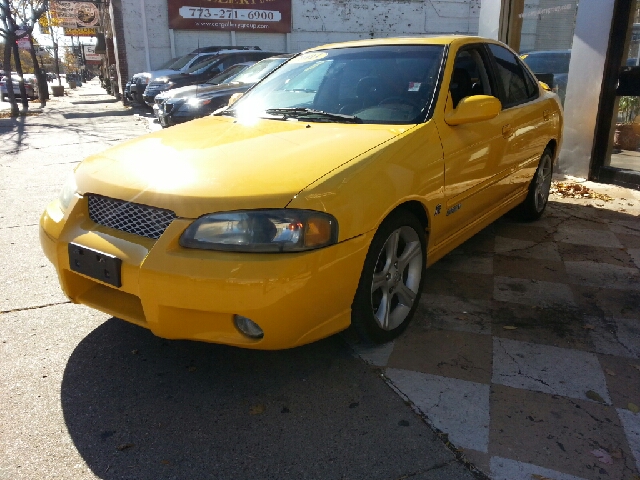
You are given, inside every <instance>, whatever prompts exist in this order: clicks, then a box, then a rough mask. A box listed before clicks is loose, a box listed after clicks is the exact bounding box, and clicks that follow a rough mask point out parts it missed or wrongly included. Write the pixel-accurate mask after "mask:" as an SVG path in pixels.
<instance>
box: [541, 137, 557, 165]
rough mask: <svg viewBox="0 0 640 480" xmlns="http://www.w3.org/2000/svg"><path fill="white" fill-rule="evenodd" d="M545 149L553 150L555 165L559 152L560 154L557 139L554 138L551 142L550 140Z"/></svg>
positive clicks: (552, 156) (552, 155)
mask: <svg viewBox="0 0 640 480" xmlns="http://www.w3.org/2000/svg"><path fill="white" fill-rule="evenodd" d="M544 149H545V150H546V149H550V150H551V158H553V163H554V164H555V163H556V161H557V160H558V158H557V152H558V141H557V140H556V139H555V138H552V139H551V140H549V141H548V142H547V145H546V146H545V147H544Z"/></svg>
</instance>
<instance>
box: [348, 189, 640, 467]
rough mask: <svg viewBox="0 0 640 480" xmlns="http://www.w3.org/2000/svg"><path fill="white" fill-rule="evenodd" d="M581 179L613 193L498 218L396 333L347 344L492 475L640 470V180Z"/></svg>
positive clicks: (435, 279) (457, 254) (454, 260)
mask: <svg viewBox="0 0 640 480" xmlns="http://www.w3.org/2000/svg"><path fill="white" fill-rule="evenodd" d="M568 183H572V181H571V180H569V182H568ZM584 185H585V186H587V187H588V188H591V189H592V190H594V191H596V192H600V193H604V194H608V195H610V196H611V197H613V198H612V200H610V201H604V200H602V199H592V198H587V197H584V194H579V195H580V197H581V198H563V197H562V196H561V195H560V194H559V193H556V194H553V195H552V197H551V201H550V203H549V205H548V207H547V210H546V212H545V214H544V216H543V218H542V219H540V220H539V221H537V222H533V223H520V222H517V221H514V220H513V219H511V218H509V216H508V215H507V216H505V217H503V218H501V219H499V220H498V221H496V222H495V223H494V224H492V225H490V226H489V227H487V228H486V229H485V230H484V231H482V232H481V233H480V234H478V235H476V236H475V237H473V238H472V239H471V240H469V241H468V242H466V243H465V244H464V245H462V246H461V247H460V248H458V249H456V250H455V251H454V252H452V253H451V254H449V255H447V256H446V257H445V258H443V259H442V260H441V261H439V262H438V263H436V264H435V265H433V267H432V268H430V269H428V270H427V279H426V285H425V290H424V293H423V296H422V298H421V302H420V309H419V311H418V312H417V316H416V318H415V320H414V322H413V323H412V325H410V326H409V328H408V330H407V331H406V332H405V333H404V334H403V335H402V336H401V337H400V338H399V339H398V340H396V341H395V343H393V344H389V345H385V346H382V347H378V348H373V349H366V348H358V346H355V347H354V348H355V350H356V351H357V352H359V353H360V355H361V356H362V358H364V359H365V360H366V361H368V362H370V363H371V364H372V365H374V366H376V367H379V368H380V369H381V370H380V372H381V373H382V374H383V375H384V377H385V378H386V379H387V381H388V382H389V383H390V385H391V386H392V387H393V388H395V389H397V391H398V393H399V394H400V395H401V396H402V397H404V398H406V399H407V401H409V402H411V403H412V404H413V406H414V408H415V409H416V410H417V411H418V412H420V413H421V414H422V415H423V416H424V418H425V419H426V421H427V422H428V423H430V424H431V425H433V426H434V427H435V428H436V429H438V430H440V431H441V432H442V433H443V435H442V436H443V437H444V438H445V439H448V440H449V441H450V442H451V444H452V445H453V446H454V447H456V448H459V449H461V451H462V453H463V455H464V456H465V457H466V458H467V459H468V460H469V461H471V462H472V463H474V464H475V465H476V466H477V467H478V468H479V469H480V470H482V471H484V472H485V473H487V474H488V475H489V476H490V477H491V478H493V479H495V480H534V479H537V480H543V479H554V480H581V479H585V480H596V479H612V480H614V479H615V480H638V479H640V476H639V475H638V467H639V466H640V414H639V413H638V411H639V410H640V359H639V358H640V272H639V270H638V269H639V267H640V220H639V217H638V214H639V213H640V192H637V191H633V190H627V189H623V188H618V187H613V186H607V185H600V184H593V183H590V182H587V183H586V184H584ZM601 198H602V197H601Z"/></svg>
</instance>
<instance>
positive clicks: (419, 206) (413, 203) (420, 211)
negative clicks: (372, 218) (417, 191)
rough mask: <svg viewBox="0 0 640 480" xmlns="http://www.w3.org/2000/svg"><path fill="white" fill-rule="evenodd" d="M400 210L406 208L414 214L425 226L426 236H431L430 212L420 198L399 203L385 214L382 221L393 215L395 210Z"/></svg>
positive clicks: (405, 209)
mask: <svg viewBox="0 0 640 480" xmlns="http://www.w3.org/2000/svg"><path fill="white" fill-rule="evenodd" d="M399 210H404V211H407V212H409V213H411V214H413V215H414V216H415V217H416V218H417V219H418V220H419V221H420V223H421V224H422V226H423V227H424V234H425V236H426V237H428V236H429V227H430V226H431V222H430V220H429V213H428V210H427V207H425V205H424V204H423V203H422V202H420V201H418V200H407V201H405V202H403V203H401V204H399V205H397V206H396V207H395V208H394V209H393V210H391V211H390V212H389V213H388V214H387V215H385V217H384V218H383V219H382V221H384V220H385V219H386V218H388V217H389V216H391V215H393V213H394V212H397V211H399ZM380 223H382V222H380Z"/></svg>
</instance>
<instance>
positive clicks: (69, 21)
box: [50, 0, 100, 28]
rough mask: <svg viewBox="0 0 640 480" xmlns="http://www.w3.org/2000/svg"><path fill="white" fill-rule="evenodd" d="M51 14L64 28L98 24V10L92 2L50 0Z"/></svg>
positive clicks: (86, 26) (87, 26)
mask: <svg viewBox="0 0 640 480" xmlns="http://www.w3.org/2000/svg"><path fill="white" fill-rule="evenodd" d="M50 8H51V15H52V16H53V17H54V18H56V21H57V22H58V25H59V26H60V27H65V28H91V27H99V26H100V10H99V9H98V7H97V6H96V5H94V4H93V3H86V2H63V1H54V0H51V5H50Z"/></svg>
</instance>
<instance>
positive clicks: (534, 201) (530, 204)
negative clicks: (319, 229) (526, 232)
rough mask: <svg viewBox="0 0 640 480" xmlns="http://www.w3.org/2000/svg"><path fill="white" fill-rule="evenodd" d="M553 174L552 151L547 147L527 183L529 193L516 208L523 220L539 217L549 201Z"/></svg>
mask: <svg viewBox="0 0 640 480" xmlns="http://www.w3.org/2000/svg"><path fill="white" fill-rule="evenodd" d="M552 175H553V153H552V152H551V149H549V148H547V149H545V151H544V152H543V153H542V157H540V163H539V164H538V168H537V170H536V173H535V174H534V176H533V179H532V180H531V184H530V185H529V194H528V195H527V198H525V200H524V202H522V203H521V204H520V206H519V207H518V209H517V214H518V216H519V217H520V218H522V219H523V220H537V219H538V218H540V216H541V215H542V213H543V212H544V209H545V208H546V207H547V203H548V202H549V191H550V190H551V177H552Z"/></svg>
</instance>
